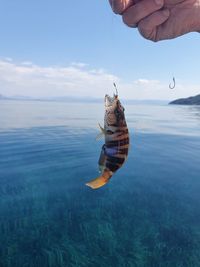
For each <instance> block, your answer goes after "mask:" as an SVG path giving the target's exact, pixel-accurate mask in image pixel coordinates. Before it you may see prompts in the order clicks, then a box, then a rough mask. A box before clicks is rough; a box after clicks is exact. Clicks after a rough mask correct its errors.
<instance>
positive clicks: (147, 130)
mask: <svg viewBox="0 0 200 267" xmlns="http://www.w3.org/2000/svg"><path fill="white" fill-rule="evenodd" d="M15 104H16V105H15ZM126 113H127V121H128V123H129V125H130V128H131V131H130V132H131V150H130V154H129V158H128V161H127V163H126V164H125V165H124V167H123V168H121V169H120V170H119V171H118V172H117V173H116V175H115V176H114V177H113V178H112V180H111V181H110V183H109V184H108V185H107V186H105V187H103V188H101V189H99V190H97V191H92V190H91V189H90V188H88V187H86V186H85V185H84V184H85V182H86V181H88V180H90V179H92V178H95V177H96V176H97V175H98V170H97V169H98V168H97V160H98V156H99V152H100V147H101V144H100V143H99V142H96V141H95V136H96V134H97V129H96V124H97V122H98V121H102V114H103V109H102V106H101V105H98V104H91V105H88V104H86V106H85V105H84V104H81V105H78V104H74V105H73V104H68V103H33V102H26V103H25V102H23V103H22V102H20V101H19V102H17V103H15V101H9V102H6V101H2V102H0V127H1V133H0V199H1V201H0V240H1V242H0V266H2V267H23V266H27V267H40V266H41V267H55V266H56V267H57V266H58V267H66V266H69V267H74V266H77V267H79V266H80V267H82V266H87V267H88V266H89V267H96V266H97V267H104V266H105V267H107V266H109V267H110V266H119V267H129V266H130V267H132V266H136V267H172V266H173V267H174V266H175V267H190V266H192V267H193V266H195V267H196V266H199V262H200V254H199V250H200V225H199V220H200V196H199V191H200V179H199V173H200V157H199V151H200V138H199V135H198V133H199V109H198V108H197V107H178V106H139V105H137V106H127V107H126ZM72 118H74V119H73V120H72ZM87 118H88V119H87ZM132 127H133V128H132Z"/></svg>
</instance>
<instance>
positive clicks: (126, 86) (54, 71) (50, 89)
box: [0, 59, 200, 99]
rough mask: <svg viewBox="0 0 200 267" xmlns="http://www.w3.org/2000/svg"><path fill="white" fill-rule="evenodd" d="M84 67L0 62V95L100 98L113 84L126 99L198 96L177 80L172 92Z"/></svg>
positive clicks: (164, 85) (199, 87)
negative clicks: (126, 81)
mask: <svg viewBox="0 0 200 267" xmlns="http://www.w3.org/2000/svg"><path fill="white" fill-rule="evenodd" d="M86 65H87V64H84V63H74V64H70V65H69V66H66V67H60V66H48V67H42V66H39V65H35V64H34V63H32V62H29V61H25V62H22V63H20V64H18V63H15V62H14V61H13V60H12V61H10V60H5V59H4V60H0V94H3V95H7V96H10V95H26V96H34V97H45V96H48V97H52V96H91V97H103V96H104V94H106V93H108V94H112V93H113V92H114V91H115V90H114V87H113V85H112V84H113V82H115V83H116V84H117V86H118V91H119V95H120V97H121V98H127V99H175V98H178V97H187V96H189V95H195V94H198V93H199V92H200V85H197V84H196V85H192V84H190V85H187V86H184V85H183V84H181V81H179V80H177V82H176V87H175V89H173V90H170V89H169V87H168V86H169V84H168V83H166V82H161V81H159V80H154V79H152V80H148V79H146V78H139V79H137V80H133V81H132V82H129V83H125V82H123V81H122V80H121V79H120V77H117V76H116V75H114V74H111V73H109V72H107V71H106V70H104V69H102V68H99V69H93V68H89V66H88V65H87V68H85V66H86ZM169 82H170V81H169Z"/></svg>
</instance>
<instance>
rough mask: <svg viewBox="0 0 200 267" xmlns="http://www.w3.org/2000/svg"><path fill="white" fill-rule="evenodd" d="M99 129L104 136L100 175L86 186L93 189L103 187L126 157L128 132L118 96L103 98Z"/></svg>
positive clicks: (100, 158)
mask: <svg viewBox="0 0 200 267" xmlns="http://www.w3.org/2000/svg"><path fill="white" fill-rule="evenodd" d="M114 86H115V84H114ZM99 126H100V125H99ZM100 129H101V131H102V133H103V134H104V136H105V144H104V145H103V146H102V149H101V154H100V157H99V162H98V163H99V170H100V172H101V175H100V176H99V177H97V178H96V179H94V180H92V181H90V182H88V183H87V184H86V185H87V186H89V187H91V188H93V189H97V188H99V187H101V186H103V185H105V184H106V183H107V182H108V181H109V180H110V178H111V177H112V176H113V174H114V173H115V172H116V171H117V170H118V169H119V168H121V166H122V165H123V164H124V162H125V161H126V159H127V156H128V150H129V132H128V128H127V124H126V120H125V115H124V108H123V106H122V105H121V103H120V101H119V98H118V94H114V96H113V97H110V96H109V95H106V96H105V117H104V128H103V127H101V126H100Z"/></svg>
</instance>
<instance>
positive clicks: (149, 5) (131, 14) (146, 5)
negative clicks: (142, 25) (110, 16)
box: [123, 0, 164, 27]
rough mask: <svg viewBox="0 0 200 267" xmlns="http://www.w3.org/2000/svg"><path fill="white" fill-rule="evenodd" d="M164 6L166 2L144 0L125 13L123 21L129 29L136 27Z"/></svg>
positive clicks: (162, 0) (161, 0)
mask: <svg viewBox="0 0 200 267" xmlns="http://www.w3.org/2000/svg"><path fill="white" fill-rule="evenodd" d="M163 5H164V0H142V1H140V2H138V3H137V4H135V5H133V6H131V7H129V8H128V9H127V10H126V11H125V12H124V13H123V21H124V23H125V24H126V25H128V26H129V27H136V26H137V24H138V23H139V21H140V20H142V19H144V18H145V17H147V16H149V15H150V14H152V13H153V12H155V11H157V10H159V9H161V8H162V7H163Z"/></svg>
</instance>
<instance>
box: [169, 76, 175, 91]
mask: <svg viewBox="0 0 200 267" xmlns="http://www.w3.org/2000/svg"><path fill="white" fill-rule="evenodd" d="M175 86H176V81H175V78H174V77H173V86H171V83H170V84H169V88H170V89H174V88H175Z"/></svg>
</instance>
